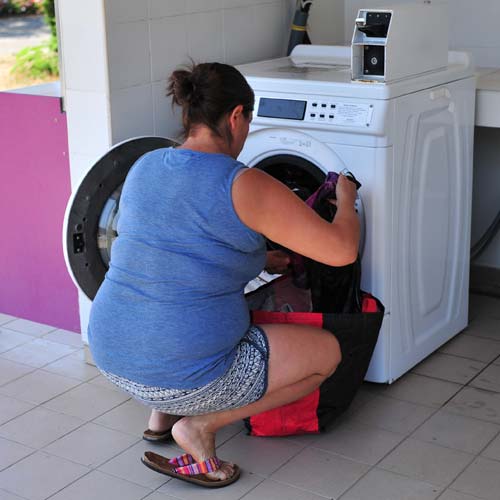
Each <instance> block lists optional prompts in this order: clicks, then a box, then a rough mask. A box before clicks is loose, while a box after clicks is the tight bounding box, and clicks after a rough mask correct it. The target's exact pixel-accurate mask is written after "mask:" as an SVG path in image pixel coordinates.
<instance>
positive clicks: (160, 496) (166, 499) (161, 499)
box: [144, 491, 179, 500]
mask: <svg viewBox="0 0 500 500" xmlns="http://www.w3.org/2000/svg"><path fill="white" fill-rule="evenodd" d="M144 500H179V499H178V498H176V497H172V496H170V495H167V494H166V493H159V492H157V491H153V493H151V495H148V496H147V497H144Z"/></svg>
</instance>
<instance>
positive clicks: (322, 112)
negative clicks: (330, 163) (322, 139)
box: [256, 96, 374, 128]
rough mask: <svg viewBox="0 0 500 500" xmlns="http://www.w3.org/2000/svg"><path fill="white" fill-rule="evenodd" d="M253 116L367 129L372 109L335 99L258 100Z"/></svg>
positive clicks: (365, 105)
mask: <svg viewBox="0 0 500 500" xmlns="http://www.w3.org/2000/svg"><path fill="white" fill-rule="evenodd" d="M256 108H257V112H256V116H259V117H262V118H274V119H283V120H294V121H304V122H308V123H311V122H312V123H324V124H328V125H337V126H345V127H365V128H366V127H369V126H370V124H371V121H372V115H373V110H374V106H373V104H369V103H355V102H345V101H339V100H336V99H334V98H324V97H318V98H308V99H307V100H302V99H277V98H274V97H262V96H261V97H259V98H257V105H256Z"/></svg>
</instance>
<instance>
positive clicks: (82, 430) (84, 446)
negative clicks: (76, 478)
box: [44, 423, 137, 468]
mask: <svg viewBox="0 0 500 500" xmlns="http://www.w3.org/2000/svg"><path fill="white" fill-rule="evenodd" d="M136 442H137V439H136V438H134V437H132V436H130V435H129V434H124V433H123V432H119V431H115V430H113V429H107V428H106V427H102V426H100V425H96V424H93V423H88V424H85V425H83V426H82V427H79V428H78V429H76V430H74V431H72V432H70V433H69V434H67V435H66V436H64V437H62V438H60V439H58V440H57V441H55V442H53V443H51V444H50V445H48V446H46V447H45V448H44V451H46V452H47V453H50V454H51V455H56V456H58V457H62V458H66V459H68V460H71V461H72V462H76V463H79V464H82V465H85V466H87V467H92V468H94V467H97V466H98V465H100V464H102V463H103V462H105V461H106V460H109V459H110V458H112V457H114V456H116V455H118V454H119V453H121V452H122V451H124V450H126V449H127V448H129V447H130V446H132V445H133V444H134V443H136Z"/></svg>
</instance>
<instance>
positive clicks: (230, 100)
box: [167, 62, 255, 144]
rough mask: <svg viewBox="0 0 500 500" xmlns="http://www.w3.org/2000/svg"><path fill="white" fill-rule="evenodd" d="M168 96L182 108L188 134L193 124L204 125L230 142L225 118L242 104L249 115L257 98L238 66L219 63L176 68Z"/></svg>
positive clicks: (168, 89) (185, 130) (246, 115)
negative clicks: (224, 121)
mask: <svg viewBox="0 0 500 500" xmlns="http://www.w3.org/2000/svg"><path fill="white" fill-rule="evenodd" d="M167 96H172V104H178V105H179V106H181V108H182V124H183V126H184V134H185V136H186V137H187V136H189V133H190V131H191V129H192V128H193V126H196V125H199V124H203V125H206V126H207V127H208V128H209V129H210V130H211V131H212V132H213V133H214V134H215V135H216V136H218V137H222V138H223V139H225V140H226V141H227V142H228V143H229V144H230V143H231V140H232V136H231V133H230V132H229V130H228V129H227V128H226V127H224V126H223V124H222V119H223V118H224V116H226V115H227V114H228V113H230V112H231V111H232V110H233V109H234V108H235V107H236V106H238V105H240V104H241V105H242V106H243V113H244V115H245V117H246V118H248V117H249V116H250V113H251V112H252V111H253V105H254V100H255V97H254V93H253V90H252V89H251V88H250V85H248V82H247V81H246V80H245V78H244V76H243V75H242V74H241V73H240V72H239V71H238V70H237V69H236V68H235V67H234V66H229V65H228V64H221V63H216V62H213V63H202V64H193V65H192V66H191V67H190V68H187V69H179V70H176V71H174V72H173V73H172V75H171V76H170V78H169V80H168V88H167Z"/></svg>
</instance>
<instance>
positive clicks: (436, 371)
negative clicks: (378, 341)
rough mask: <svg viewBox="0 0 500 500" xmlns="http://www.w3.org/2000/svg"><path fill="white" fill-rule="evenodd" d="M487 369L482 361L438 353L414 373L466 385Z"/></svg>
mask: <svg viewBox="0 0 500 500" xmlns="http://www.w3.org/2000/svg"><path fill="white" fill-rule="evenodd" d="M485 367H486V363H482V362H481V361H474V360H472V359H465V358H462V357H459V356H451V355H449V354H442V353H440V352H436V353H434V354H432V355H431V356H429V357H428V358H427V359H425V360H424V361H422V362H421V363H420V364H418V365H417V366H416V367H415V368H413V370H412V372H413V373H416V374H417V375H426V376H428V377H434V378H439V379H442V380H448V381H449V382H457V383H459V384H464V385H465V384H466V383H467V382H469V381H470V380H472V379H473V378H474V377H475V376H476V375H477V374H478V373H479V372H480V371H481V370H482V369H483V368H485Z"/></svg>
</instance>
